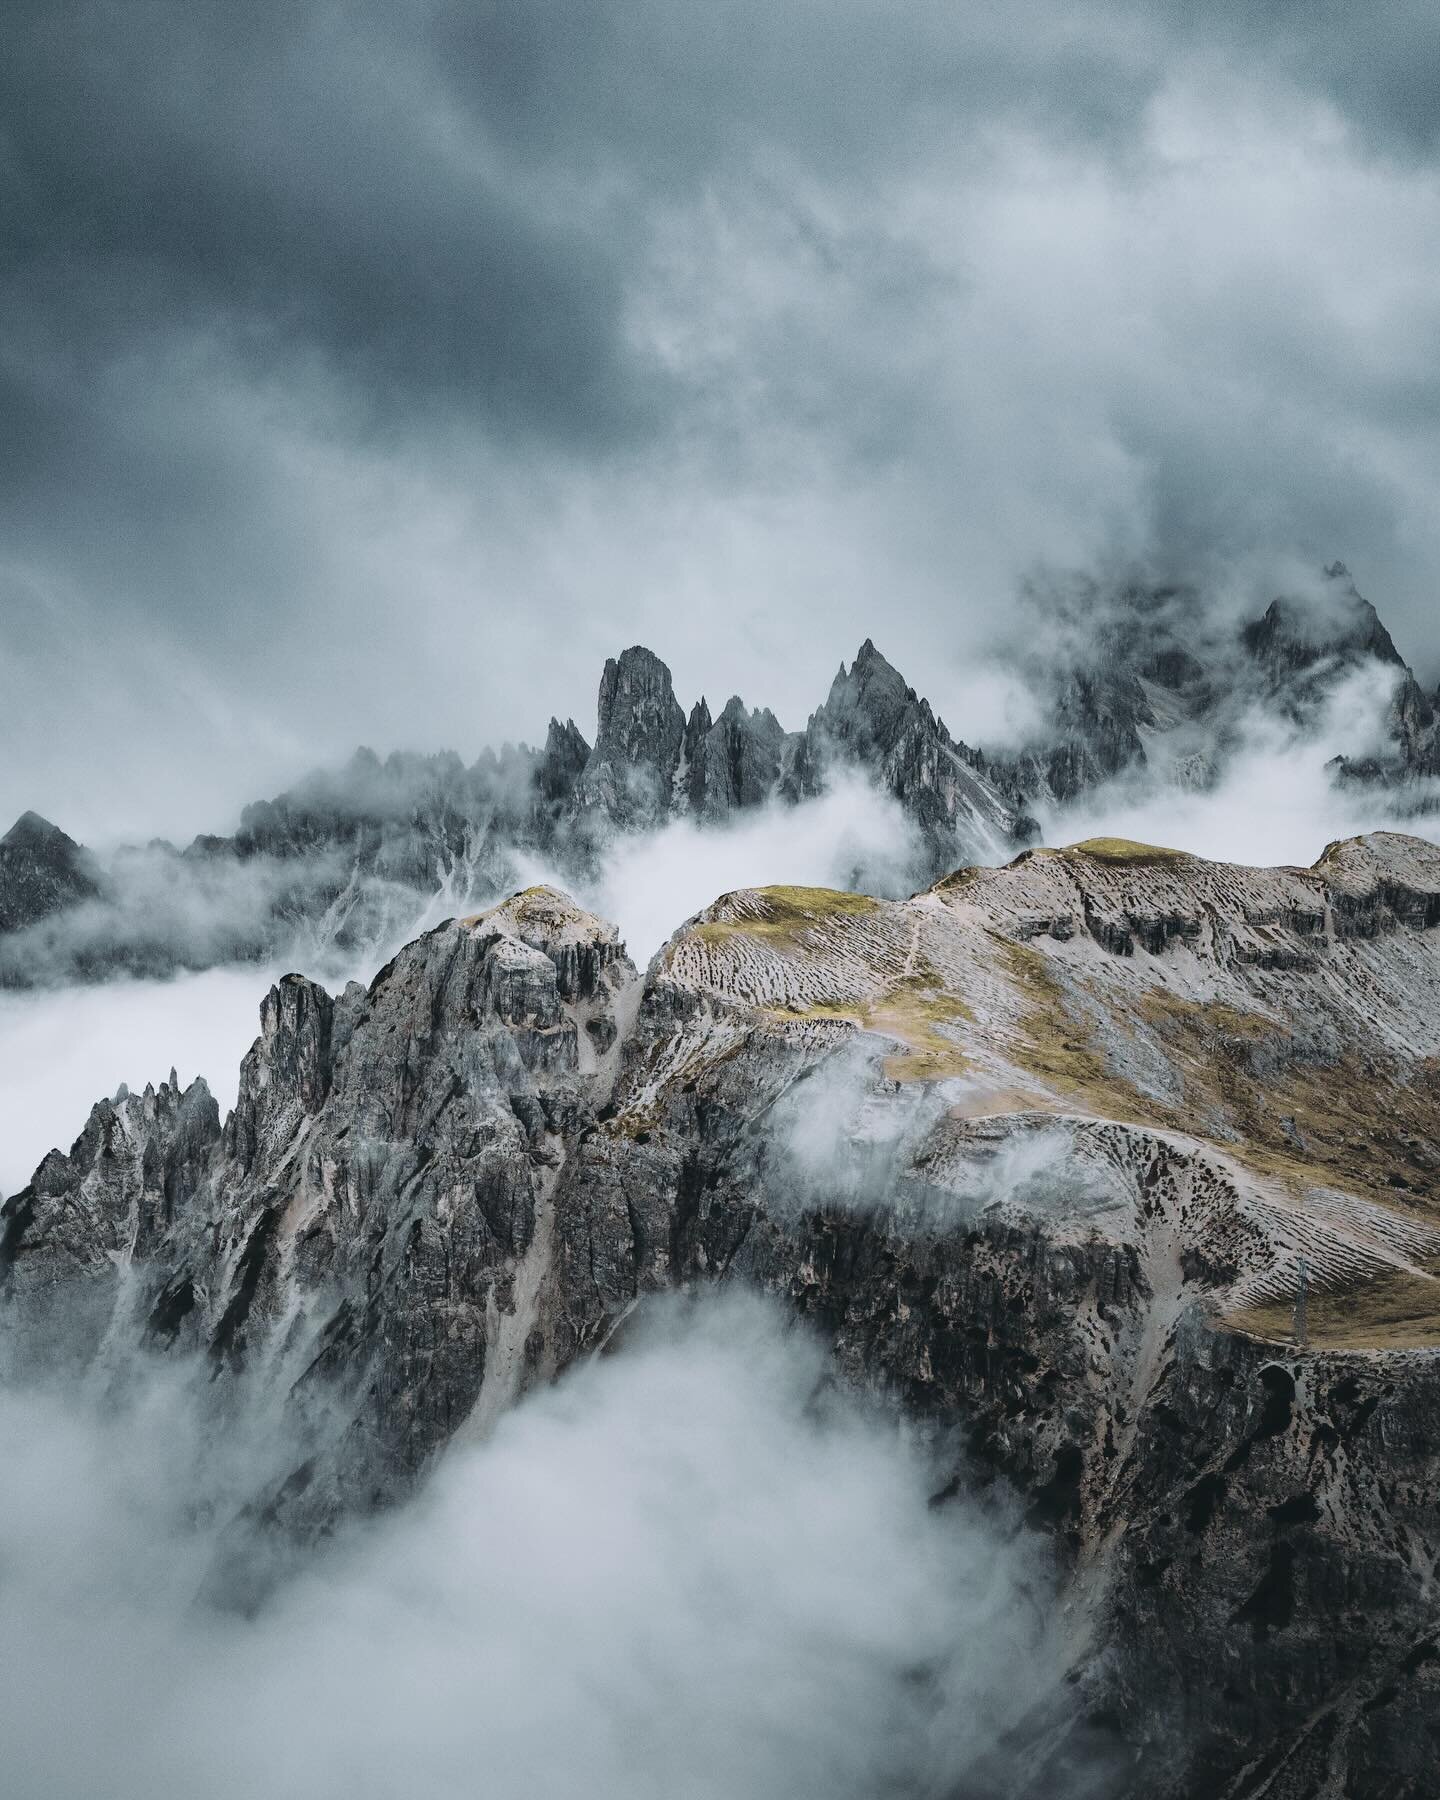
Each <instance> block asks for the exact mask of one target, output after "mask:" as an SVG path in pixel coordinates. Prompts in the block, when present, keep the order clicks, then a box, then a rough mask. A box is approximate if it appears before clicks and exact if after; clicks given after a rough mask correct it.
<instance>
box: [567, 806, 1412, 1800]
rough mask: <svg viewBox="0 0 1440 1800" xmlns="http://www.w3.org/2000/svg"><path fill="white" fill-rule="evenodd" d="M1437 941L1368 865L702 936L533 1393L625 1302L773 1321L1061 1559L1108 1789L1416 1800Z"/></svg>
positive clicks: (807, 903)
mask: <svg viewBox="0 0 1440 1800" xmlns="http://www.w3.org/2000/svg"><path fill="white" fill-rule="evenodd" d="M1437 922H1440V852H1437V851H1435V850H1434V849H1433V848H1432V847H1430V846H1427V845H1422V844H1420V843H1418V841H1415V840H1406V839H1398V838H1393V837H1380V838H1376V839H1371V840H1361V841H1359V842H1355V843H1351V844H1345V845H1339V846H1335V847H1332V849H1331V850H1330V851H1329V852H1327V854H1326V855H1325V857H1323V858H1322V859H1321V862H1320V863H1319V864H1317V865H1316V867H1315V868H1314V869H1313V870H1278V871H1253V870H1241V869H1233V868H1225V867H1223V866H1216V865H1210V864H1204V863H1199V862H1197V861H1195V860H1194V859H1190V858H1179V857H1173V856H1170V855H1166V854H1165V853H1163V852H1156V851H1149V850H1146V849H1144V848H1143V847H1140V846H1124V845H1118V844H1115V843H1101V844H1097V845H1093V846H1088V847H1081V848H1080V849H1078V850H1075V851H1069V852H1036V853H1034V854H1032V855H1029V856H1027V857H1025V858H1024V859H1022V860H1021V862H1020V863H1019V864H1017V865H1015V866H1013V867H1012V868H1010V869H1007V870H999V871H984V870H977V871H972V872H969V873H968V874H966V875H965V876H964V877H963V878H960V879H958V880H956V881H955V882H952V883H950V884H947V885H945V886H943V887H942V888H941V889H940V890H937V891H936V892H934V893H932V894H930V895H928V896H922V897H919V898H917V899H916V900H914V901H911V902H908V903H905V904H903V905H893V904H886V903H878V902H865V901H863V899H862V898H861V897H859V896H833V895H830V896H827V895H823V894H816V893H808V892H806V891H804V890H799V891H797V890H769V891H764V890H762V891H757V892H750V893H741V894H737V895H733V896H729V897H727V898H726V899H725V900H723V901H722V902H720V903H718V904H717V905H716V906H715V907H713V908H711V909H709V911H708V912H707V913H705V914H703V915H701V917H700V919H699V920H697V921H696V922H694V923H693V924H692V925H691V926H690V927H687V928H686V930H684V931H683V932H681V933H680V934H678V935H677V937H676V938H675V939H674V940H673V941H672V944H671V946H670V947H669V949H668V951H667V952H666V954H665V956H664V957H663V958H662V959H661V962H660V963H659V964H658V965H657V967H656V969H655V970H654V971H653V972H652V981H651V986H650V988H649V990H648V992H647V995H646V1000H645V1004H644V1007H643V1009H642V1012H641V1016H640V1019H639V1021H638V1023H637V1027H636V1032H635V1036H634V1038H633V1040H632V1045H631V1048H630V1050H629V1051H628V1053H627V1057H626V1065H625V1070H624V1072H623V1073H622V1079H621V1083H620V1086H619V1088H618V1089H617V1093H616V1101H615V1105H616V1110H615V1113H614V1115H613V1117H611V1118H609V1119H608V1120H605V1121H602V1122H601V1123H600V1124H599V1125H598V1127H597V1128H596V1130H595V1131H594V1132H593V1133H592V1134H591V1135H590V1136H589V1138H588V1139H587V1140H586V1142H585V1144H584V1145H583V1146H582V1147H581V1150H580V1153H579V1155H578V1156H577V1157H576V1159H575V1161H574V1162H573V1163H572V1165H571V1166H570V1167H569V1168H568V1169H567V1172H566V1177H565V1180H564V1182H563V1183H562V1186H561V1191H560V1194H559V1197H558V1204H559V1247H558V1251H557V1258H558V1268H559V1271H560V1273H559V1286H560V1292H561V1294H562V1295H563V1297H564V1304H563V1307H562V1309H561V1311H560V1313H559V1315H558V1319H559V1323H558V1329H559V1331H560V1333H561V1360H564V1358H565V1357H566V1356H568V1355H573V1354H575V1353H577V1352H578V1350H579V1349H581V1348H583V1347H584V1346H586V1345H589V1344H593V1343H596V1342H599V1341H603V1340H604V1338H605V1337H606V1336H607V1335H608V1334H609V1333H610V1332H612V1331H613V1330H614V1328H615V1324H616V1321H617V1320H621V1319H623V1318H624V1316H625V1314H626V1311H627V1309H628V1308H629V1307H631V1306H633V1305H634V1304H635V1302H636V1299H637V1296H639V1295H642V1294H643V1293H644V1292H645V1291H646V1290H647V1289H649V1288H658V1287H664V1286H667V1285H673V1284H674V1283H676V1282H687V1281H697V1280H713V1279H746V1280H753V1281H759V1282H761V1283H762V1284H764V1285H765V1286H767V1287H769V1288H771V1289H773V1290H775V1291H777V1292H779V1293H780V1294H782V1295H785V1296H786V1297H787V1298H788V1299H789V1300H790V1302H791V1303H792V1304H793V1305H795V1306H796V1307H798V1308H799V1309H800V1310H801V1311H802V1312H804V1313H805V1314H806V1315H807V1316H809V1317H810V1318H811V1319H812V1320H814V1321H815V1322H816V1323H817V1324H818V1325H819V1326H820V1328H821V1329H822V1330H823V1331H824V1332H825V1334H826V1336H827V1337H828V1338H829V1339H830V1341H831V1342H832V1344H833V1347H834V1351H835V1354H836V1357H837V1359H838V1360H839V1362H840V1364H841V1366H843V1367H844V1368H845V1369H846V1370H847V1371H848V1372H849V1373H850V1375H851V1376H852V1377H853V1378H854V1379H855V1380H857V1381H860V1382H862V1383H865V1384H867V1385H869V1386H871V1387H872V1388H875V1389H877V1390H879V1391H880V1392H882V1393H884V1394H886V1395H888V1396H890V1397H892V1398H893V1399H894V1400H895V1401H897V1402H899V1403H902V1404H904V1405H906V1406H908V1407H909V1408H911V1409H913V1410H914V1411H915V1413H916V1414H917V1416H919V1417H920V1418H922V1419H926V1420H929V1421H930V1422H932V1424H934V1425H935V1426H936V1428H937V1429H939V1428H943V1427H944V1426H946V1425H947V1424H949V1423H951V1422H953V1421H955V1420H956V1419H960V1420H963V1421H965V1422H966V1424H967V1426H968V1427H969V1429H970V1432H971V1444H972V1457H973V1458H974V1459H975V1460H976V1461H977V1462H978V1463H979V1465H980V1466H981V1467H982V1468H983V1467H989V1468H992V1469H996V1470H998V1471H1000V1472H1002V1473H1003V1474H1004V1475H1005V1476H1006V1477H1008V1478H1009V1479H1010V1480H1011V1481H1013V1482H1014V1483H1016V1484H1017V1485H1018V1486H1019V1487H1020V1488H1021V1490H1022V1491H1023V1492H1024V1493H1025V1494H1026V1495H1027V1496H1028V1497H1029V1506H1030V1513H1031V1517H1032V1520H1033V1521H1034V1522H1035V1523H1036V1524H1037V1525H1038V1526H1040V1527H1042V1528H1044V1529H1047V1530H1049V1531H1052V1532H1054V1533H1055V1534H1057V1537H1058V1539H1059V1541H1060V1543H1061V1544H1062V1546H1064V1548H1065V1550H1066V1554H1067V1555H1068V1557H1069V1559H1070V1568H1071V1576H1070V1581H1071V1592H1072V1602H1071V1605H1072V1611H1071V1612H1070V1613H1069V1614H1068V1615H1067V1616H1069V1617H1070V1618H1071V1620H1072V1623H1073V1626H1074V1632H1075V1636H1074V1644H1073V1654H1074V1659H1075V1673H1076V1677H1077V1682H1078V1691H1079V1692H1081V1693H1083V1694H1084V1695H1085V1696H1086V1699H1087V1705H1088V1707H1089V1710H1090V1714H1091V1716H1092V1718H1098V1719H1104V1720H1110V1721H1112V1722H1113V1723H1114V1724H1115V1726H1116V1729H1117V1731H1118V1732H1119V1735H1120V1736H1121V1738H1122V1739H1123V1740H1124V1742H1125V1744H1126V1746H1127V1749H1126V1759H1127V1760H1131V1759H1134V1766H1135V1768H1136V1773H1135V1776H1134V1780H1133V1783H1132V1784H1131V1786H1129V1787H1128V1788H1126V1791H1127V1792H1134V1793H1135V1794H1137V1795H1139V1794H1146V1795H1152V1794H1169V1793H1173V1794H1177V1795H1178V1794H1186V1795H1199V1794H1221V1793H1224V1794H1232V1795H1235V1796H1240V1795H1254V1796H1257V1800H1258V1796H1259V1795H1260V1794H1262V1793H1263V1794H1266V1795H1272V1794H1282V1795H1286V1796H1294V1797H1295V1800H1299V1796H1300V1795H1302V1794H1307V1793H1310V1792H1312V1791H1316V1784H1317V1783H1322V1782H1323V1781H1324V1780H1326V1779H1334V1778H1335V1774H1336V1771H1339V1772H1340V1779H1341V1780H1343V1782H1344V1783H1345V1784H1346V1785H1344V1786H1343V1789H1341V1788H1337V1789H1336V1791H1344V1792H1346V1793H1348V1794H1352V1795H1357V1796H1358V1795H1375V1796H1380V1795H1389V1794H1406V1795H1415V1796H1418V1795H1420V1794H1422V1793H1425V1792H1427V1791H1428V1787H1427V1783H1429V1781H1430V1775H1429V1773H1428V1771H1429V1768H1430V1765H1431V1760H1432V1754H1433V1746H1432V1744H1431V1741H1430V1737H1429V1733H1428V1729H1427V1727H1426V1725H1425V1719H1426V1717H1427V1713H1428V1709H1429V1708H1430V1707H1431V1706H1432V1705H1433V1700H1434V1693H1433V1687H1434V1680H1435V1668H1434V1652H1433V1648H1432V1646H1433V1641H1434V1637H1433V1619H1432V1614H1431V1600H1430V1590H1429V1577H1428V1573H1427V1571H1428V1569H1429V1568H1430V1566H1431V1565H1432V1561H1433V1557H1434V1555H1435V1552H1436V1549H1437V1545H1440V1528H1437V1520H1436V1517H1435V1514H1434V1507H1433V1498H1432V1496H1433V1493H1434V1491H1435V1483H1436V1479H1437V1477H1440V1464H1437V1453H1436V1451H1435V1449H1434V1443H1435V1438H1434V1427H1435V1424H1436V1413H1435V1407H1436V1403H1437V1400H1440V1386H1437V1381H1440V1378H1437V1374H1436V1366H1437V1364H1436V1349H1435V1346H1436V1345H1440V1282H1437V1279H1436V1275H1435V1273H1434V1270H1435V1269H1436V1268H1437V1267H1440V1261H1437V1257H1440V1204H1437V1201H1440V1188H1437V1183H1436V1175H1435V1171H1436V1170H1437V1169H1440V1114H1437V1086H1436V1073H1435V1071H1436V1069H1437V1067H1440V1063H1437V1057H1440V1007H1437V997H1440V996H1437V983H1440V957H1437V932H1436V926H1437ZM1302 1259H1303V1262H1304V1268H1305V1271H1306V1276H1305V1278H1306V1280H1307V1281H1308V1283H1309V1284H1310V1287H1311V1297H1310V1303H1309V1338H1310V1342H1309V1345H1308V1347H1306V1348H1304V1349H1297V1348H1296V1347H1295V1346H1294V1345H1292V1344H1291V1343H1290V1342H1289V1341H1288V1339H1289V1337H1290V1333H1291V1324H1292V1317H1291V1314H1292V1306H1293V1300H1294V1295H1295V1292H1296V1290H1297V1285H1298V1282H1299V1280H1300V1277H1301V1267H1302ZM974 1478H975V1468H974V1465H973V1463H972V1464H964V1463H962V1465H961V1466H960V1467H958V1468H957V1475H956V1479H957V1481H960V1482H963V1481H966V1480H972V1479H974ZM1267 1784H1268V1785H1267Z"/></svg>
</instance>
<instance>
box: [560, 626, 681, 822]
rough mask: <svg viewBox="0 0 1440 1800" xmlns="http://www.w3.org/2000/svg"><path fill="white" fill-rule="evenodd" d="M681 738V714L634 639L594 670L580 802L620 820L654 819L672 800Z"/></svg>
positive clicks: (652, 659)
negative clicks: (594, 723) (592, 723)
mask: <svg viewBox="0 0 1440 1800" xmlns="http://www.w3.org/2000/svg"><path fill="white" fill-rule="evenodd" d="M684 744H685V715H684V713H683V712H682V711H681V710H680V703H679V701H677V700H676V698H675V689H674V686H673V685H672V683H671V680H670V671H669V669H668V668H666V666H665V664H664V663H663V662H661V660H660V658H659V657H658V656H656V655H655V654H654V653H653V652H652V651H649V650H646V649H645V648H644V647H643V646H642V645H639V644H636V645H634V646H633V647H632V648H631V649H629V650H626V651H625V652H624V653H623V654H622V655H621V656H620V657H619V658H618V659H617V658H615V657H611V658H610V660H609V661H608V662H607V663H606V664H605V672H604V674H603V675H602V676H601V677H600V704H599V726H598V729H597V731H596V734H595V748H594V750H592V751H591V753H590V760H589V762H588V763H587V764H586V766H585V771H584V773H583V775H582V776H581V778H580V782H579V786H578V788H577V798H578V800H579V802H580V804H581V806H582V807H591V808H597V809H599V810H600V811H602V812H603V813H604V814H606V815H607V816H608V817H609V818H611V819H614V820H616V821H618V822H620V823H622V824H626V825H633V824H653V823H655V822H656V821H658V820H659V819H661V818H663V817H664V816H665V815H666V814H667V813H668V812H669V811H670V810H671V807H672V805H673V802H674V799H675V777H676V772H677V771H678V769H679V767H680V758H681V753H682V751H683V749H684Z"/></svg>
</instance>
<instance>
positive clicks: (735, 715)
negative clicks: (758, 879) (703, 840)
mask: <svg viewBox="0 0 1440 1800" xmlns="http://www.w3.org/2000/svg"><path fill="white" fill-rule="evenodd" d="M787 741H788V740H787V738H786V733H785V731H784V729H783V727H782V726H781V724H780V721H779V720H778V719H777V718H776V717H775V715H774V713H772V712H770V711H769V710H768V708H767V709H765V710H757V711H755V712H747V711H746V709H745V703H744V702H743V701H742V700H741V699H740V697H739V695H738V694H735V695H732V696H731V697H730V699H729V700H727V701H726V703H725V708H724V710H723V712H722V713H721V714H720V717H719V718H718V719H716V720H714V722H713V723H712V721H711V718H710V709H709V708H708V707H707V706H706V704H705V701H704V700H703V699H701V700H700V701H699V702H698V703H697V704H696V707H695V710H694V711H693V712H692V713H691V715H690V718H689V721H688V723H687V724H686V727H685V792H686V795H687V797H688V800H689V805H690V811H691V812H692V813H693V814H694V815H695V817H696V818H698V819H723V818H726V817H727V816H728V815H729V814H731V813H733V812H735V811H737V810H739V809H741V808H744V807H752V806H760V805H763V804H764V802H765V801H767V800H770V799H773V798H774V797H775V794H776V792H777V789H778V786H779V782H780V774H781V770H782V768H783V766H784V761H785V754H786V748H787Z"/></svg>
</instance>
